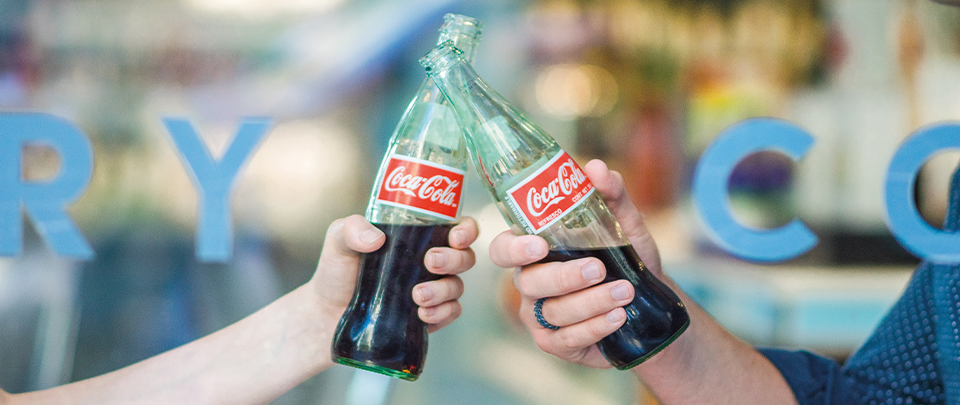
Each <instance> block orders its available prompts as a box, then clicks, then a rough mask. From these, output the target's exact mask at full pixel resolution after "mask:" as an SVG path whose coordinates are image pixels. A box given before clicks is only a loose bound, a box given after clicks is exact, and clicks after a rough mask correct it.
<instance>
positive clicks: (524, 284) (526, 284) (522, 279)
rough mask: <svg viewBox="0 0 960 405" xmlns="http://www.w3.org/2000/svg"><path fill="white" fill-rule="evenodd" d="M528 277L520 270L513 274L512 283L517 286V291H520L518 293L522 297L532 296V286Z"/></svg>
mask: <svg viewBox="0 0 960 405" xmlns="http://www.w3.org/2000/svg"><path fill="white" fill-rule="evenodd" d="M531 284H532V282H531V281H530V277H528V274H526V273H524V272H523V271H522V270H519V269H518V270H517V272H516V273H515V275H514V276H513V285H514V286H516V287H517V291H518V292H520V295H522V296H524V297H533V294H532V293H533V292H534V289H533V286H532V285H531Z"/></svg>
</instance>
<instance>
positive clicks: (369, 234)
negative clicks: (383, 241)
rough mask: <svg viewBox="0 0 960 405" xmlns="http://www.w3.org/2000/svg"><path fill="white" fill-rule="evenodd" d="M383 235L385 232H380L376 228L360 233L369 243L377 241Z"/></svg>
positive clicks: (361, 238) (364, 240) (365, 241)
mask: <svg viewBox="0 0 960 405" xmlns="http://www.w3.org/2000/svg"><path fill="white" fill-rule="evenodd" d="M381 235H383V232H380V231H378V230H376V229H367V230H366V231H363V232H361V233H360V240H362V241H363V243H367V244H369V243H373V242H374V241H376V240H377V239H378V238H380V236H381Z"/></svg>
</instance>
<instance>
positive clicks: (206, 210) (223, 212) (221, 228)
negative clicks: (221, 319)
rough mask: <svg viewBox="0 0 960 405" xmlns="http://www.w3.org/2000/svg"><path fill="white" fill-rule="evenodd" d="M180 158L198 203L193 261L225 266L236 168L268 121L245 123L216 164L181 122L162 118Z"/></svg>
mask: <svg viewBox="0 0 960 405" xmlns="http://www.w3.org/2000/svg"><path fill="white" fill-rule="evenodd" d="M163 123H164V124H165V125H166V126H167V130H168V131H170V135H171V136H172V137H173V142H174V143H175V144H176V146H177V149H178V150H179V151H180V158H181V160H183V162H184V164H185V165H186V166H188V167H189V169H190V170H188V172H189V173H190V175H191V177H192V178H193V184H194V185H195V186H196V187H197V198H198V199H199V200H200V204H199V208H198V210H197V218H198V219H197V241H196V246H197V258H199V259H200V260H201V261H205V262H225V261H227V260H229V259H230V256H231V255H232V254H233V223H232V221H231V210H230V192H231V191H232V189H233V184H234V179H235V178H236V177H237V173H238V172H239V171H240V167H241V166H243V164H244V163H245V162H246V160H247V158H248V157H249V156H250V155H251V153H252V151H253V150H254V149H255V148H256V147H257V145H258V144H259V143H260V141H261V140H262V139H263V137H264V135H266V134H267V130H269V129H270V121H269V120H268V119H265V118H256V119H245V120H244V121H243V122H241V123H240V130H239V131H237V136H236V137H235V138H234V140H233V143H232V144H230V146H229V147H228V148H227V151H226V153H224V154H223V158H221V159H220V161H219V162H218V161H216V160H214V158H213V156H211V155H210V151H209V150H208V149H207V147H206V146H205V145H204V143H203V140H202V139H201V138H200V136H199V135H198V134H197V133H196V131H194V130H193V126H192V125H190V122H189V121H187V120H184V119H174V118H164V119H163Z"/></svg>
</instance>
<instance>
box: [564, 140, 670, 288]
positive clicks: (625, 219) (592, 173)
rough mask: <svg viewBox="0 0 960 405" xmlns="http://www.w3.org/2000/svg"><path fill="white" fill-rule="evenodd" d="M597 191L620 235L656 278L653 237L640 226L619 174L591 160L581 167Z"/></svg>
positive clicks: (657, 266) (657, 255)
mask: <svg viewBox="0 0 960 405" xmlns="http://www.w3.org/2000/svg"><path fill="white" fill-rule="evenodd" d="M583 171H584V173H585V174H586V175H587V177H588V178H590V182H591V183H593V185H594V187H596V188H597V191H598V192H600V195H601V196H602V197H603V199H604V201H606V203H607V207H609V208H610V212H611V213H612V214H613V216H614V217H616V218H617V222H619V223H620V227H621V229H623V233H624V234H625V235H626V236H627V239H629V240H630V242H631V243H632V244H633V246H634V248H635V249H636V250H637V254H638V255H639V256H640V260H642V261H643V262H644V264H646V265H647V267H649V268H650V269H651V270H652V271H653V272H654V273H655V274H658V273H659V272H660V253H659V251H657V245H656V243H655V242H654V241H653V236H652V235H650V231H648V230H647V226H646V224H644V222H643V214H642V213H641V212H640V211H639V210H638V209H637V206H636V204H634V203H633V200H632V199H631V198H630V194H629V193H627V187H626V185H625V184H624V182H623V176H621V175H620V173H617V172H615V171H612V170H610V168H608V167H607V165H606V163H604V162H603V161H602V160H598V159H594V160H591V161H589V162H587V164H586V165H585V166H584V167H583Z"/></svg>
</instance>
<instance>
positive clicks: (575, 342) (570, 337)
mask: <svg viewBox="0 0 960 405" xmlns="http://www.w3.org/2000/svg"><path fill="white" fill-rule="evenodd" d="M555 336H556V337H557V340H558V341H559V343H560V347H562V348H564V349H565V350H567V351H573V350H577V349H579V348H580V341H579V339H577V338H576V336H575V335H574V334H573V333H571V329H566V330H564V329H561V330H560V331H558V333H557V334H556V335H555Z"/></svg>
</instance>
